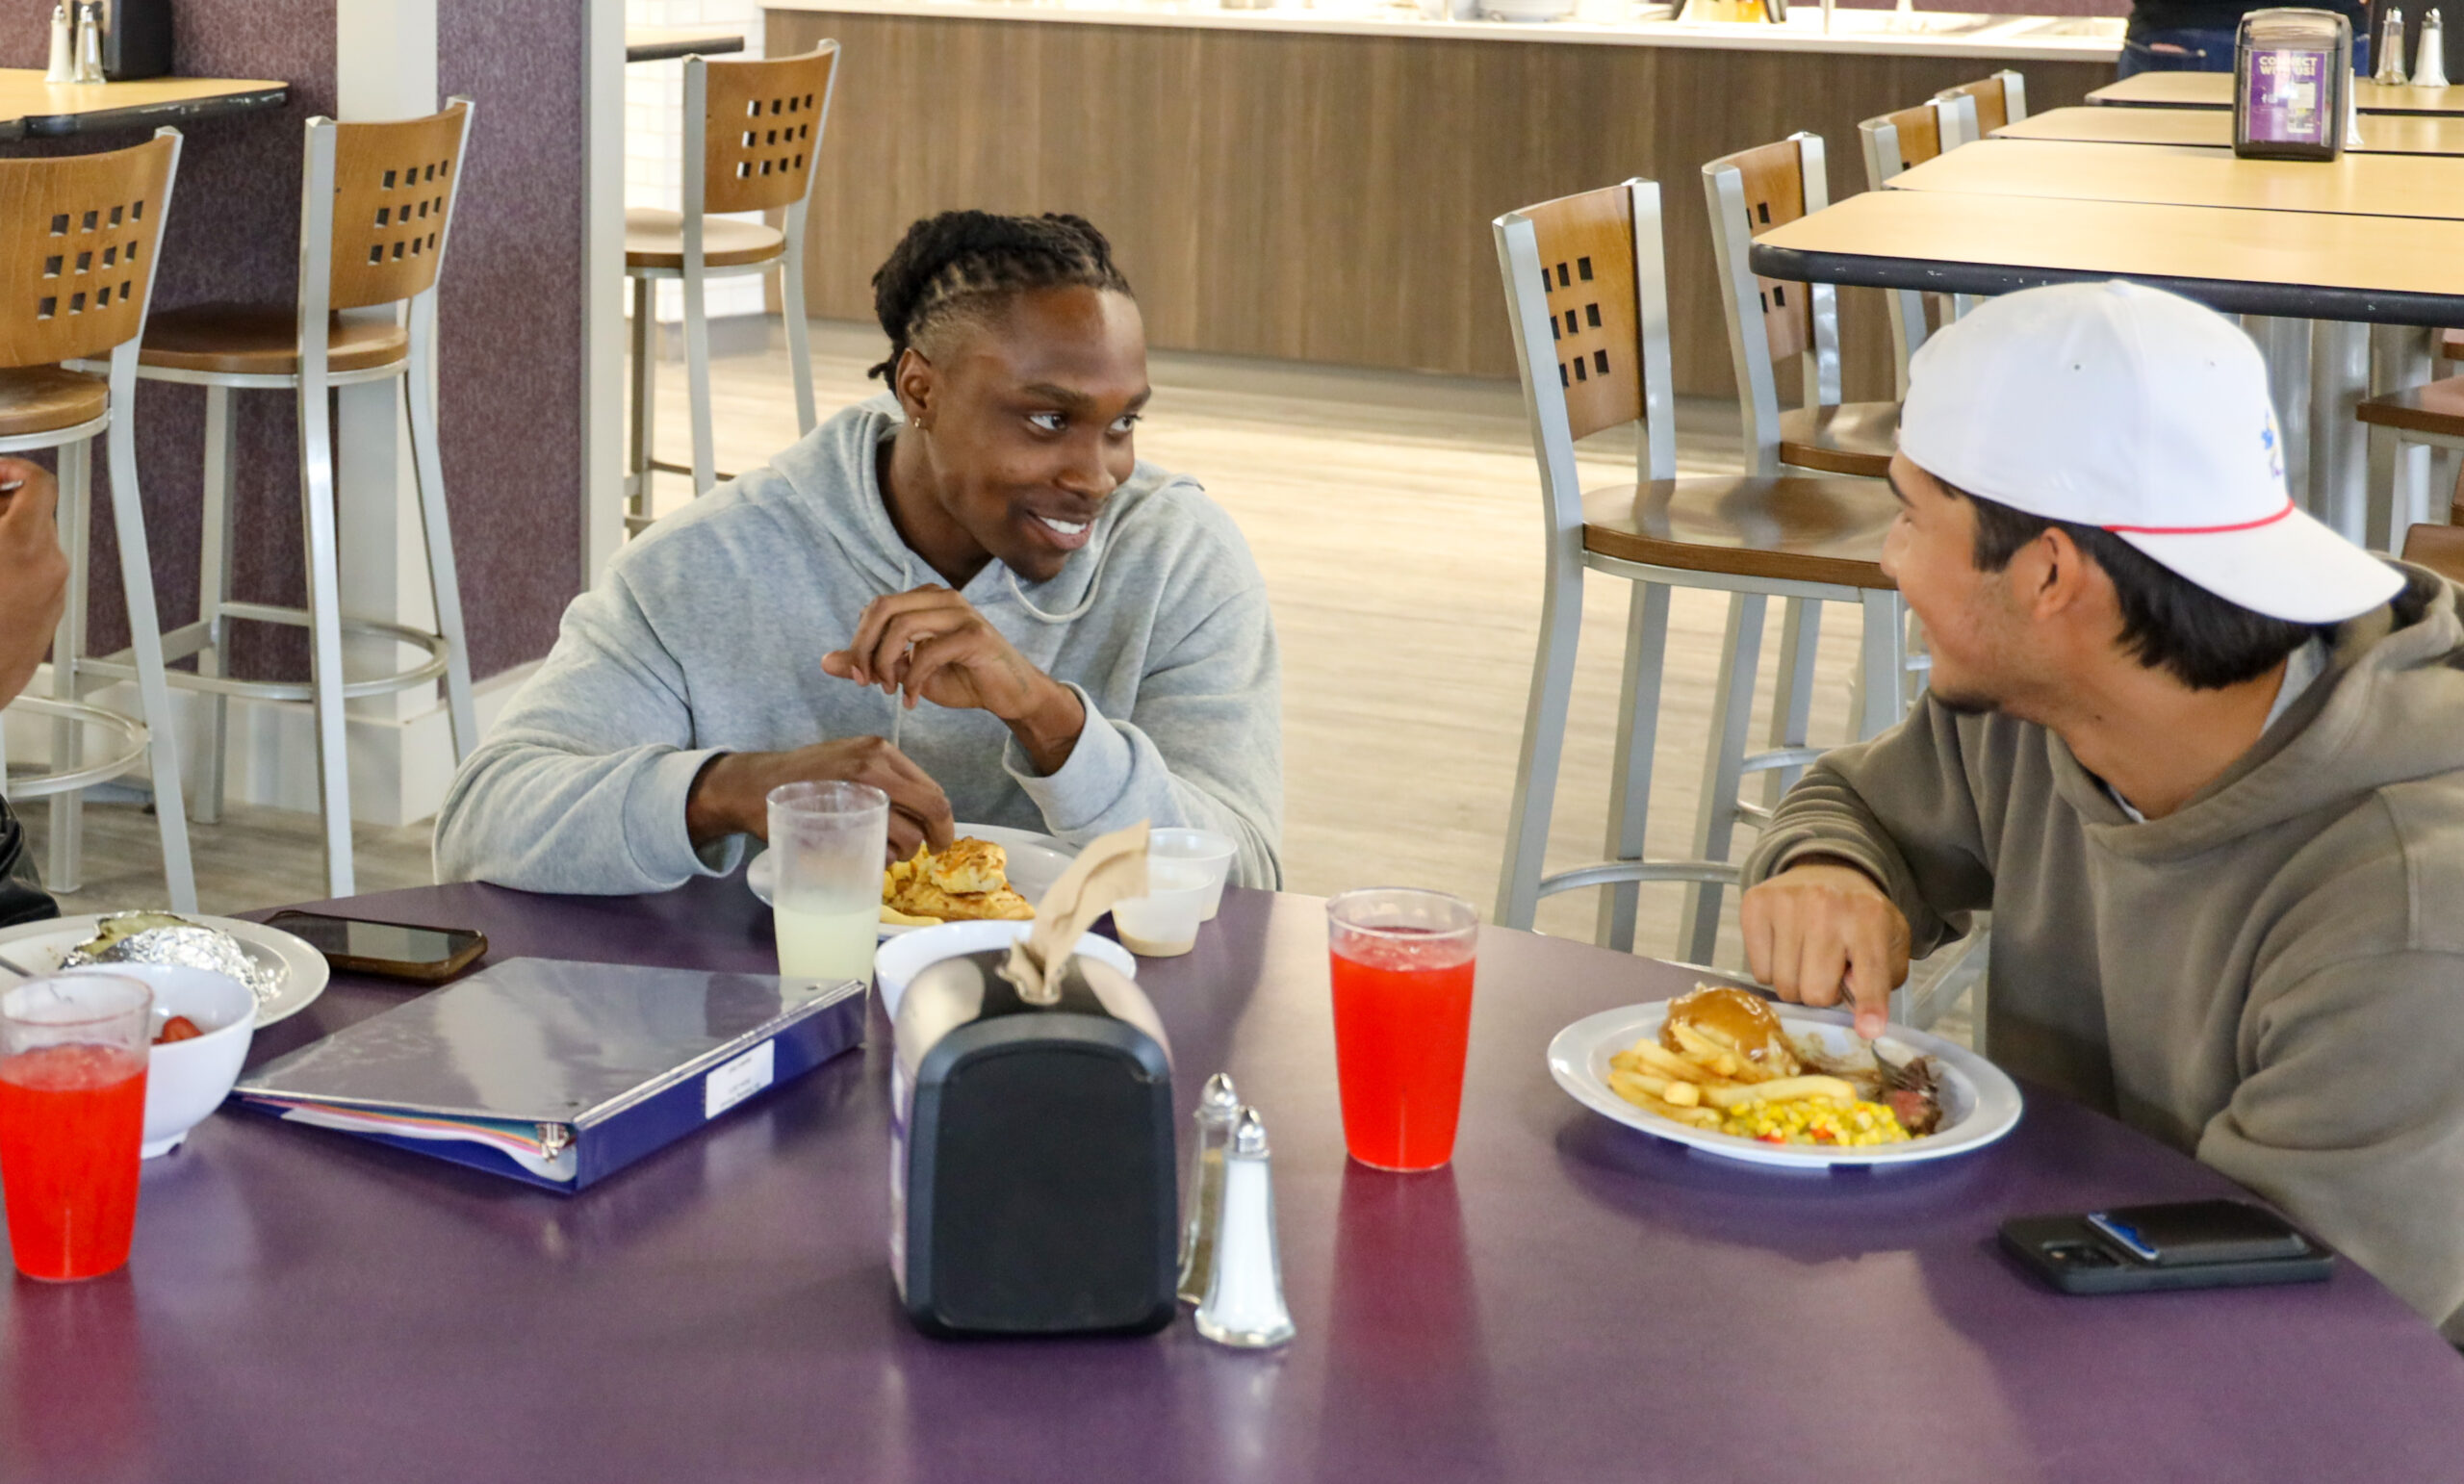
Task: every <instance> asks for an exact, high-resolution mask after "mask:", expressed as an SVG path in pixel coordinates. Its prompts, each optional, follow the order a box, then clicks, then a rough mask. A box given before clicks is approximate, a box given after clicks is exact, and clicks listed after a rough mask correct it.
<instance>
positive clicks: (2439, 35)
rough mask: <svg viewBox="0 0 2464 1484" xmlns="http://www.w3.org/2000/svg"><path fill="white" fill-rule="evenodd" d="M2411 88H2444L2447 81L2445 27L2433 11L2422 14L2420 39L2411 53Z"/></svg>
mask: <svg viewBox="0 0 2464 1484" xmlns="http://www.w3.org/2000/svg"><path fill="white" fill-rule="evenodd" d="M2413 86H2414V87H2416V88H2445V87H2447V86H2449V84H2448V81H2447V26H2446V23H2445V22H2443V21H2441V20H2440V19H2439V18H2438V12H2437V11H2435V10H2430V11H2425V12H2424V13H2422V38H2421V41H2420V42H2419V44H2418V45H2417V47H2416V48H2415V50H2414V52H2413Z"/></svg>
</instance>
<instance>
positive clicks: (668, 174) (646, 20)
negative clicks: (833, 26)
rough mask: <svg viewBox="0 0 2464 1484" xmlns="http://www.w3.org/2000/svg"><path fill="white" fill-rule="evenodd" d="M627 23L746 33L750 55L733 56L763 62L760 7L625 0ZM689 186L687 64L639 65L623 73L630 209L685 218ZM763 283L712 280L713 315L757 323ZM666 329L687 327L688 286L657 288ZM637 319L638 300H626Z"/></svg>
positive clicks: (718, 0)
mask: <svg viewBox="0 0 2464 1484" xmlns="http://www.w3.org/2000/svg"><path fill="white" fill-rule="evenodd" d="M625 22H626V24H627V25H632V26H705V25H706V26H711V27H714V28H717V29H724V30H729V31H738V30H740V31H742V32H743V33H744V50H743V51H742V52H740V53H731V54H730V55H732V56H744V57H758V56H760V55H761V6H760V0H625ZM683 183H684V64H683V63H682V62H636V63H630V64H627V66H626V68H625V203H626V204H627V205H629V206H655V207H665V208H666V209H668V210H669V211H676V210H680V197H681V195H682V193H683ZM762 283H763V278H762V277H760V276H757V275H753V274H746V275H744V276H743V277H739V278H717V279H712V280H711V281H710V283H709V285H708V288H709V312H710V314H711V315H712V316H713V317H714V318H715V317H717V316H720V315H757V314H760V313H761V312H762V310H761V285H762ZM658 293H659V298H658V318H659V322H660V323H661V324H679V323H681V322H682V321H683V319H684V296H683V295H684V286H683V285H682V284H680V283H676V282H673V281H671V282H667V283H662V284H660V285H659V286H658ZM625 303H626V312H627V313H628V314H629V313H631V306H632V295H631V294H626V296H625Z"/></svg>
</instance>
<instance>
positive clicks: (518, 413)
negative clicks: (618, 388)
mask: <svg viewBox="0 0 2464 1484" xmlns="http://www.w3.org/2000/svg"><path fill="white" fill-rule="evenodd" d="M585 4H586V0H542V3H534V4H529V5H518V6H508V5H503V4H501V3H498V0H439V4H438V6H437V17H436V21H437V33H436V50H437V59H436V62H437V87H438V90H439V91H440V92H441V93H443V94H445V95H447V96H451V95H453V94H456V93H459V94H462V95H464V96H467V97H469V98H470V99H471V100H472V106H473V114H472V119H471V150H470V158H469V161H468V163H467V165H466V166H465V172H464V174H463V177H462V193H461V197H460V199H459V202H458V204H457V205H456V207H455V211H454V220H453V245H452V249H451V250H450V251H449V253H448V254H447V257H446V261H445V277H444V287H443V289H442V291H441V293H440V294H439V308H438V345H439V347H440V349H439V356H440V360H441V362H442V366H441V379H442V388H441V391H442V395H441V398H440V403H439V406H438V410H437V422H438V423H439V425H440V426H441V427H442V429H443V437H444V444H445V488H446V491H447V494H448V498H449V499H450V500H451V501H452V505H453V548H454V555H455V557H456V558H457V560H458V561H459V562H460V565H461V570H462V601H463V606H464V610H465V613H466V615H467V617H468V619H469V622H470V631H471V659H472V670H473V673H474V674H476V675H479V676H488V675H493V674H496V673H497V672H499V671H502V670H508V669H511V668H512V667H513V666H515V665H519V664H523V663H525V662H526V661H529V660H533V659H537V658H539V657H540V656H541V655H543V654H545V653H547V652H548V650H549V647H550V646H551V645H552V644H554V643H555V640H556V623H557V620H558V618H559V617H561V616H562V614H563V613H564V609H565V604H566V603H567V602H568V601H571V600H572V599H573V597H574V595H575V594H576V593H577V592H578V591H579V590H580V572H581V560H580V555H579V553H580V550H581V480H582V430H581V365H582V315H583V294H582V282H581V273H580V271H579V269H580V262H581V240H582V176H583V171H584V133H585V125H586V123H587V119H586V118H585V116H584V113H583V108H584V99H583V93H582V81H583V58H582V23H583V13H584V6H585ZM614 143H615V141H610V147H614Z"/></svg>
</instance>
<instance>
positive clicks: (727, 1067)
mask: <svg viewBox="0 0 2464 1484" xmlns="http://www.w3.org/2000/svg"><path fill="white" fill-rule="evenodd" d="M776 1044H777V1043H776V1042H773V1041H763V1042H762V1043H761V1044H760V1045H758V1046H756V1047H754V1048H753V1049H752V1050H751V1051H748V1052H746V1053H745V1054H744V1055H742V1056H740V1057H737V1058H736V1059H735V1060H733V1061H732V1062H720V1063H719V1064H718V1065H716V1066H714V1067H712V1068H710V1072H709V1075H708V1076H706V1077H705V1078H703V1079H702V1116H703V1118H704V1119H705V1120H707V1119H710V1118H715V1117H717V1116H718V1115H719V1114H721V1113H726V1112H727V1111H728V1110H729V1109H731V1108H733V1107H734V1106H735V1105H736V1104H738V1103H741V1102H743V1101H744V1100H745V1099H746V1098H749V1097H751V1096H753V1094H755V1093H756V1092H758V1091H760V1090H761V1089H762V1088H764V1087H768V1086H770V1079H771V1077H772V1075H773V1074H774V1071H775V1068H776V1066H777V1064H778V1058H777V1056H776V1054H775V1052H774V1049H773V1048H774V1047H775V1046H776Z"/></svg>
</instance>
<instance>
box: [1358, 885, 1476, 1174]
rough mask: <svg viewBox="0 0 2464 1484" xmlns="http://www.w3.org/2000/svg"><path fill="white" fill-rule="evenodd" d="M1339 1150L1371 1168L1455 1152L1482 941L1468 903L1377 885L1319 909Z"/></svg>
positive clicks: (1413, 1165) (1428, 1163) (1432, 1163)
mask: <svg viewBox="0 0 2464 1484" xmlns="http://www.w3.org/2000/svg"><path fill="white" fill-rule="evenodd" d="M1326 935H1327V947H1328V949H1329V950H1330V955H1329V957H1330V959H1331V964H1330V967H1331V969H1332V975H1333V980H1334V1000H1335V1082H1336V1090H1337V1091H1338V1092H1339V1093H1340V1094H1341V1095H1342V1100H1343V1111H1344V1146H1345V1148H1346V1149H1347V1150H1348V1151H1349V1152H1350V1154H1351V1157H1352V1158H1353V1159H1355V1160H1358V1161H1359V1162H1360V1163H1361V1164H1367V1165H1369V1166H1370V1167H1372V1168H1373V1169H1395V1170H1419V1169H1435V1168H1437V1167H1438V1166H1439V1165H1441V1164H1445V1163H1446V1162H1447V1161H1449V1160H1450V1159H1452V1158H1453V1157H1454V1126H1455V1122H1456V1118H1457V1115H1458V1114H1459V1113H1461V1111H1462V1107H1463V1067H1464V1062H1465V1060H1466V1058H1467V1056H1468V1054H1469V1051H1470V1048H1471V1031H1472V980H1473V977H1474V973H1475V960H1476V957H1477V950H1478V946H1479V937H1480V917H1479V913H1478V912H1477V911H1476V910H1474V909H1473V907H1472V904H1471V903H1469V902H1466V901H1464V900H1463V899H1462V898H1460V897H1452V896H1449V895H1447V894H1446V893H1445V892H1442V891H1421V890H1416V889H1413V888H1410V887H1399V886H1379V887H1372V888H1369V889H1367V890H1363V891H1347V892H1345V893H1344V894H1343V895H1342V896H1339V897H1336V898H1335V899H1334V900H1332V901H1330V902H1328V903H1327V904H1326Z"/></svg>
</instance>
